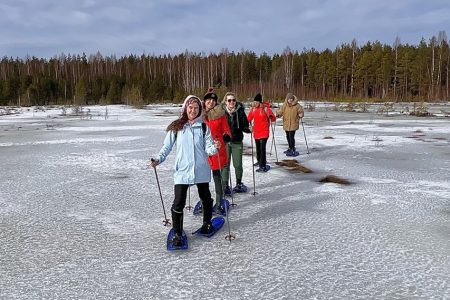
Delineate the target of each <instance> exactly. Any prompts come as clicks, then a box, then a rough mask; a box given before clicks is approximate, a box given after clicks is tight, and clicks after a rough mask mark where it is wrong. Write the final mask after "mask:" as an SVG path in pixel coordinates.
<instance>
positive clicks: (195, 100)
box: [181, 95, 202, 118]
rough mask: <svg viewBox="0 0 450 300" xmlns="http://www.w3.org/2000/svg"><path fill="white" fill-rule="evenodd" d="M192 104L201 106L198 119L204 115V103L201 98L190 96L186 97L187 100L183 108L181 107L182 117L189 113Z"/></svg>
mask: <svg viewBox="0 0 450 300" xmlns="http://www.w3.org/2000/svg"><path fill="white" fill-rule="evenodd" d="M192 103H197V104H198V106H199V112H198V115H197V117H196V118H198V117H199V116H201V114H202V101H200V98H199V97H197V96H194V95H189V96H187V97H186V99H184V102H183V106H182V107H181V115H183V114H184V113H187V107H188V106H189V105H190V104H192Z"/></svg>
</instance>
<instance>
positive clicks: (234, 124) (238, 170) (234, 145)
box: [222, 92, 250, 195]
mask: <svg viewBox="0 0 450 300" xmlns="http://www.w3.org/2000/svg"><path fill="white" fill-rule="evenodd" d="M222 107H223V109H224V110H225V116H226V117H227V121H228V126H229V127H230V129H231V141H230V143H228V144H227V150H228V161H230V163H229V164H228V165H227V167H226V168H225V169H224V171H223V178H224V179H226V180H228V178H229V177H228V176H229V174H230V164H231V161H233V166H234V172H235V175H236V181H235V182H236V186H235V187H234V188H233V192H236V193H245V192H247V187H246V186H245V185H244V183H242V175H243V168H242V154H243V149H244V147H243V143H242V140H243V139H244V132H245V133H250V129H249V124H248V119H247V115H246V114H245V108H244V106H243V105H242V103H241V102H238V101H237V99H236V95H235V94H234V93H232V92H228V93H226V94H225V96H224V97H223V101H222ZM227 182H228V184H229V181H227ZM228 184H227V186H226V188H225V194H226V195H231V193H232V192H231V187H230V186H229V185H228Z"/></svg>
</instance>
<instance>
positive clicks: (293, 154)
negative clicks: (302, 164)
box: [286, 148, 300, 157]
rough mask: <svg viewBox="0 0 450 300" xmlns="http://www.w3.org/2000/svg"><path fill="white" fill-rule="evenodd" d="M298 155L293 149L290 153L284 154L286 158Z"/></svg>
mask: <svg viewBox="0 0 450 300" xmlns="http://www.w3.org/2000/svg"><path fill="white" fill-rule="evenodd" d="M299 154H300V153H298V151H295V148H294V149H291V151H289V152H288V153H286V156H291V157H292V156H298V155H299Z"/></svg>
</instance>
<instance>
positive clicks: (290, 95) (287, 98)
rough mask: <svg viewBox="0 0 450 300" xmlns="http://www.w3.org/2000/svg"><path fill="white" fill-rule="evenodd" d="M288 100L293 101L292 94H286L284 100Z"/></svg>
mask: <svg viewBox="0 0 450 300" xmlns="http://www.w3.org/2000/svg"><path fill="white" fill-rule="evenodd" d="M289 99H294V94H292V93H287V95H286V100H289Z"/></svg>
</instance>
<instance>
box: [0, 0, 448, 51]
mask: <svg viewBox="0 0 450 300" xmlns="http://www.w3.org/2000/svg"><path fill="white" fill-rule="evenodd" d="M0 13H1V15H2V16H5V17H4V18H2V19H1V20H0V35H1V36H2V41H0V55H1V56H3V55H8V56H24V55H26V54H27V53H28V54H31V55H36V56H43V57H51V56H53V55H54V54H59V53H61V52H66V53H67V52H70V53H81V52H83V51H84V52H86V53H91V52H93V53H95V52H97V50H99V51H100V52H101V53H102V54H104V55H109V54H112V53H116V54H117V55H118V56H120V55H124V54H129V53H136V54H141V53H143V52H145V53H154V54H164V53H180V52H184V50H185V49H189V50H191V51H195V52H205V53H209V52H219V51H220V50H221V49H222V48H228V49H229V50H230V51H241V49H246V50H251V51H255V52H256V53H262V52H267V53H275V52H276V53H281V51H282V50H283V49H284V48H285V47H286V46H287V45H289V46H290V47H291V48H292V49H294V50H302V49H303V48H307V49H309V48H313V47H314V48H316V49H324V48H331V49H333V48H334V47H336V46H338V45H340V44H342V43H350V42H351V40H352V39H353V38H356V39H357V41H358V43H359V44H364V43H366V42H367V40H371V41H375V40H379V41H381V42H382V43H387V44H392V43H393V41H394V40H395V37H396V36H399V37H400V38H401V40H402V42H403V43H410V44H417V43H418V42H419V41H420V39H421V38H422V37H425V38H427V39H428V38H430V37H431V36H432V35H437V34H438V32H439V31H440V30H446V29H448V28H449V27H450V26H449V25H450V19H449V18H448V17H447V16H448V15H449V13H450V7H449V5H448V4H447V3H446V2H444V1H439V0H431V1H427V2H422V1H419V0H398V1H392V0H389V1H388V0H379V1H375V0H373V1H358V0H337V1H331V0H316V1H294V0H288V1H283V2H281V3H279V2H274V1H269V0H261V1H256V0H249V1H238V0H231V1H227V2H205V1H200V0H190V1H184V0H183V1H181V0H171V1H162V0H159V1H138V0H127V1H124V0H120V1H114V2H111V1H106V0H83V1H75V0H60V1H58V2H55V1H50V0H36V1H31V0H30V1H23V0H15V1H4V3H2V4H0Z"/></svg>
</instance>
